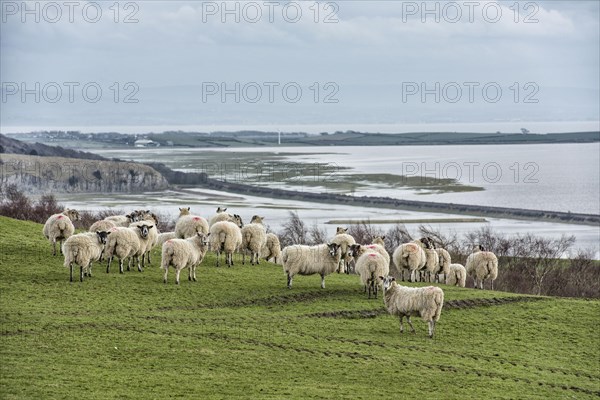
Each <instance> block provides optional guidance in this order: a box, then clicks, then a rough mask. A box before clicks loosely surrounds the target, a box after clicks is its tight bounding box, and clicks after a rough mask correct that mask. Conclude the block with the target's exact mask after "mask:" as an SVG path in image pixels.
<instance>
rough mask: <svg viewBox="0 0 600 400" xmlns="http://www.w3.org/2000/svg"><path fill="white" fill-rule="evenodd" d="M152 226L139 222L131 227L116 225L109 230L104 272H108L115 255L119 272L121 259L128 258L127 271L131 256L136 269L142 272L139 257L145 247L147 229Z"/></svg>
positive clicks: (121, 267)
mask: <svg viewBox="0 0 600 400" xmlns="http://www.w3.org/2000/svg"><path fill="white" fill-rule="evenodd" d="M152 228H154V226H153V225H148V224H147V223H145V222H140V223H139V225H134V226H132V227H131V228H120V227H117V228H115V229H114V230H113V231H111V233H110V235H109V237H108V242H107V243H106V258H107V259H108V262H107V264H106V273H109V272H110V264H111V263H112V259H113V257H115V256H116V257H118V258H119V272H120V273H121V274H122V273H123V259H125V258H129V263H128V264H127V271H129V270H130V268H131V261H132V259H133V257H135V258H136V259H137V263H138V271H140V272H142V267H141V266H140V259H139V257H140V256H141V255H142V254H143V253H144V251H145V249H146V239H147V238H148V231H149V230H150V229H152ZM142 262H143V260H142Z"/></svg>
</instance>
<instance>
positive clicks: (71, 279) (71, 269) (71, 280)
mask: <svg viewBox="0 0 600 400" xmlns="http://www.w3.org/2000/svg"><path fill="white" fill-rule="evenodd" d="M69 270H70V278H69V281H70V282H73V263H70V264H69Z"/></svg>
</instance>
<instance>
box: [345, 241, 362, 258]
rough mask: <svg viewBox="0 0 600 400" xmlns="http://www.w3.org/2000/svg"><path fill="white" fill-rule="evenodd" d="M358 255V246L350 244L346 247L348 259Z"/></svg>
mask: <svg viewBox="0 0 600 400" xmlns="http://www.w3.org/2000/svg"><path fill="white" fill-rule="evenodd" d="M359 253H360V244H351V245H350V247H348V257H356V256H358V254H359Z"/></svg>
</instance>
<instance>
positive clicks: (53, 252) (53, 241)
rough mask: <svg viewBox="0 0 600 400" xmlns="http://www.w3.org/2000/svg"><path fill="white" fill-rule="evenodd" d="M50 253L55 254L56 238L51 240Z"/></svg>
mask: <svg viewBox="0 0 600 400" xmlns="http://www.w3.org/2000/svg"><path fill="white" fill-rule="evenodd" d="M52 255H53V256H55V255H56V239H53V240H52Z"/></svg>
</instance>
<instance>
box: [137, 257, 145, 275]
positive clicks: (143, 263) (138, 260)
mask: <svg viewBox="0 0 600 400" xmlns="http://www.w3.org/2000/svg"><path fill="white" fill-rule="evenodd" d="M136 258H137V262H138V271H140V272H142V271H143V270H144V268H145V267H146V263H145V262H144V255H143V254H142V265H141V266H140V256H136Z"/></svg>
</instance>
